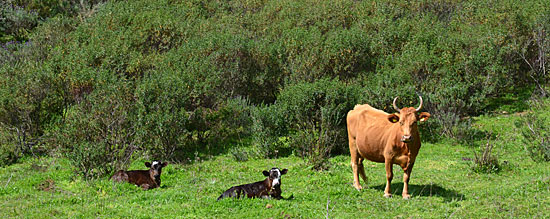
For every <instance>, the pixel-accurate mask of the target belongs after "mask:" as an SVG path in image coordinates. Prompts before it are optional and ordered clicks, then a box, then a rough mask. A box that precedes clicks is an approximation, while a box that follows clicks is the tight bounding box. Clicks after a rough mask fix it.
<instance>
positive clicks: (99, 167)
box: [55, 82, 139, 179]
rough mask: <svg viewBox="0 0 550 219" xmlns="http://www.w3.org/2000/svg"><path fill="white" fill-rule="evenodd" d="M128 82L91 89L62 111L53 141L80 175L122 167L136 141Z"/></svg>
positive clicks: (95, 173) (126, 162)
mask: <svg viewBox="0 0 550 219" xmlns="http://www.w3.org/2000/svg"><path fill="white" fill-rule="evenodd" d="M131 86H132V84H131V83H124V82H122V83H121V84H119V85H118V86H109V87H104V88H103V89H96V90H94V91H92V92H91V93H90V94H89V95H88V96H87V97H86V98H83V99H82V100H81V101H80V103H78V104H77V105H75V106H73V107H71V108H70V109H68V111H67V112H66V117H65V122H64V126H63V127H62V129H60V130H59V131H58V132H56V133H55V134H56V136H59V137H58V138H56V144H57V145H59V147H60V148H58V150H59V151H61V152H62V153H63V154H64V155H65V156H66V157H67V158H68V159H69V160H70V161H71V164H72V165H74V166H75V167H76V170H77V173H78V174H79V175H81V176H83V177H84V178H87V179H90V178H96V177H100V176H105V175H106V174H110V173H112V172H113V171H114V170H116V169H120V168H123V167H126V166H127V165H128V164H129V162H130V158H131V157H132V155H133V154H134V152H135V151H136V150H137V149H138V147H139V146H138V145H136V126H137V124H135V123H134V121H135V119H133V118H135V116H136V115H134V111H133V110H132V109H133V107H134V105H135V97H134V96H133V95H132V93H131V89H130V88H131Z"/></svg>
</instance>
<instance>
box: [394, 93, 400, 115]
mask: <svg viewBox="0 0 550 219" xmlns="http://www.w3.org/2000/svg"><path fill="white" fill-rule="evenodd" d="M398 97H399V96H397V97H395V99H393V109H395V111H397V112H401V109H399V108H397V106H396V105H395V101H397V98H398Z"/></svg>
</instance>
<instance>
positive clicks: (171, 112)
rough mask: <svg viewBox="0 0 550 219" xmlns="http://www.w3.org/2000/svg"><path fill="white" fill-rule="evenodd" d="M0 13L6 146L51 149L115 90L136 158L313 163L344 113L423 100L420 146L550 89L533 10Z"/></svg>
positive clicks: (5, 6) (316, 7) (169, 2)
mask: <svg viewBox="0 0 550 219" xmlns="http://www.w3.org/2000/svg"><path fill="white" fill-rule="evenodd" d="M1 6H2V7H1V11H2V12H1V13H3V15H6V16H2V20H0V24H1V25H0V27H1V28H3V30H2V31H0V34H2V35H1V36H0V37H2V39H1V40H2V41H3V42H6V41H11V40H20V41H21V40H24V41H26V43H20V42H19V43H18V42H11V43H9V44H7V43H4V44H2V45H3V48H1V49H0V85H2V86H1V88H0V122H1V123H2V127H4V128H2V129H0V131H1V132H2V133H0V134H2V135H4V133H5V135H4V136H12V137H6V138H5V142H6V143H5V145H17V144H15V143H9V142H8V141H12V140H9V139H25V141H26V142H27V143H25V144H20V145H27V146H29V145H43V144H47V147H46V148H55V146H56V145H49V144H51V142H56V141H55V140H56V138H59V137H57V136H56V134H55V133H59V132H62V133H63V132H65V131H67V130H65V128H66V127H69V126H68V125H67V123H74V122H75V120H74V119H75V118H93V117H94V116H93V115H86V114H89V113H92V112H93V111H94V110H91V109H90V110H84V109H85V108H86V107H84V106H85V105H86V104H87V105H90V104H92V105H94V104H95V103H93V102H89V101H99V102H100V103H106V101H103V100H99V99H98V97H96V96H94V95H97V94H100V93H106V94H110V93H116V92H114V91H115V90H123V91H124V92H123V93H124V95H125V97H132V98H131V99H132V101H128V102H132V103H131V104H130V103H128V104H129V105H125V106H124V109H125V110H128V114H129V115H131V116H130V117H128V118H127V120H128V121H127V122H124V123H121V127H120V129H122V130H133V131H129V132H135V134H134V135H133V139H131V140H129V141H131V142H133V144H134V145H138V146H136V147H137V149H136V150H137V151H139V152H143V154H145V155H150V156H154V157H158V158H164V159H170V160H173V161H183V160H186V159H188V158H190V157H192V156H193V155H194V154H195V152H198V153H199V154H200V156H207V155H209V154H217V153H221V152H224V151H225V150H227V149H228V148H226V147H225V145H226V142H231V141H240V139H250V138H251V139H253V142H254V144H255V147H254V148H257V151H256V152H257V154H256V155H258V156H260V157H277V156H284V155H288V154H291V153H292V152H296V153H298V154H300V155H301V156H304V157H306V159H312V160H317V161H319V162H317V161H314V162H312V163H323V162H324V161H322V160H324V159H317V158H315V159H313V157H326V156H328V155H327V154H331V153H333V154H334V153H339V152H341V151H345V148H346V147H345V143H346V142H345V141H346V138H345V122H344V121H345V120H344V119H345V115H346V113H347V111H348V110H349V109H351V108H353V106H354V105H355V104H363V103H367V104H370V105H372V106H374V107H376V108H379V109H381V110H385V111H387V112H390V111H392V110H391V109H392V107H391V101H392V99H393V98H394V97H396V96H399V97H400V98H399V102H398V105H399V106H401V107H405V106H414V105H416V104H417V103H418V97H417V96H418V95H421V96H422V97H423V98H424V110H425V111H428V112H430V113H431V114H432V117H431V119H430V120H429V121H428V122H427V123H426V124H424V125H423V126H422V136H423V139H427V140H428V139H429V140H430V141H432V142H435V141H438V140H440V139H442V138H447V137H452V138H455V139H459V141H464V140H460V139H463V138H468V136H470V135H471V133H473V132H475V131H472V130H470V127H469V126H470V122H469V121H468V119H464V118H465V117H471V116H476V115H481V114H485V113H488V112H492V111H493V110H494V109H498V108H499V107H496V106H495V103H496V102H498V101H496V100H499V99H516V98H517V97H519V96H523V95H524V94H523V93H522V94H516V93H515V91H517V90H528V91H529V92H530V91H532V90H533V88H535V91H537V93H538V94H539V95H544V91H545V90H544V89H540V88H541V87H542V88H544V87H545V86H547V83H548V81H549V80H548V74H547V73H546V71H544V69H547V67H548V64H547V63H550V62H548V58H549V57H550V55H549V50H548V48H550V47H549V46H548V42H550V41H548V40H547V35H546V33H547V32H548V23H550V22H546V21H548V14H549V13H548V11H549V10H550V9H549V7H548V4H544V2H542V1H538V0H531V1H524V2H522V3H521V4H519V3H518V1H514V0H510V1H503V2H500V3H499V4H497V5H494V4H491V3H488V2H479V1H386V0H379V1H374V2H365V1H321V2H320V1H312V0H300V1H290V0H283V1H249V0H237V1H215V0H211V1H195V0H192V1H179V0H161V1H153V0H135V1H103V0H90V1H73V0H52V1H36V0H13V1H12V0H10V1H9V2H5V3H2V4H1ZM38 20H41V22H38ZM36 25H38V26H37V27H36V28H35V26H36ZM8 29H9V30H8ZM117 92H118V91H117ZM90 95H92V96H94V97H89V96H90ZM102 101H103V102H102ZM98 105H102V104H98ZM88 108H90V107H88ZM517 108H518V109H520V108H521V107H517ZM107 109H108V107H106V106H105V108H104V111H109V110H107ZM98 110H99V109H98ZM99 111H101V110H99ZM69 114H70V115H72V118H73V120H71V121H69V120H66V119H65V117H66V116H68V115H69ZM16 129H17V130H23V131H20V132H13V131H11V130H16ZM15 133H19V134H15ZM21 133H23V134H21ZM69 133H72V134H71V135H74V134H75V133H76V132H74V130H73V131H69ZM88 134H89V135H91V136H90V137H94V136H93V135H96V134H93V133H92V132H90V133H88ZM474 134H475V133H474ZM94 138H98V136H95V137H94ZM52 139H53V140H52ZM69 139H70V140H71V141H72V142H71V143H70V144H74V145H80V146H82V147H84V148H86V147H88V146H89V145H90V144H91V143H90V142H93V141H90V140H88V139H84V138H75V137H71V138H69ZM296 144H299V145H300V146H299V147H297V146H296ZM66 145H69V143H66ZM27 146H25V147H21V148H28V147H27ZM31 148H32V147H31ZM315 148H317V149H315ZM312 150H313V151H312ZM6 151H13V150H6ZM27 151H32V150H27ZM25 153H28V152H23V154H25ZM93 153H95V152H93ZM98 153H99V152H98ZM15 154H18V153H15ZM308 154H309V155H308ZM249 155H250V153H249ZM256 155H253V156H252V157H254V156H256ZM10 156H11V155H7V156H6V157H10ZM19 156H20V155H17V157H19ZM237 156H240V155H237ZM247 156H248V155H247ZM307 157H309V158H307ZM117 159H118V158H117ZM314 166H317V165H314ZM320 166H323V165H320Z"/></svg>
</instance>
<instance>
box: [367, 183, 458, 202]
mask: <svg viewBox="0 0 550 219" xmlns="http://www.w3.org/2000/svg"><path fill="white" fill-rule="evenodd" d="M371 188H373V189H376V190H380V191H382V192H384V189H385V188H386V184H382V185H378V186H373V187H371ZM402 191H403V183H402V182H400V183H392V184H391V193H392V194H393V196H396V197H401V192H402ZM409 194H411V196H412V197H415V196H426V197H431V196H438V197H442V198H443V200H444V201H445V202H451V201H453V200H454V201H462V200H465V199H466V198H465V197H464V194H460V193H458V192H456V191H454V190H451V189H446V188H443V187H441V186H439V185H437V184H424V185H417V184H411V183H409Z"/></svg>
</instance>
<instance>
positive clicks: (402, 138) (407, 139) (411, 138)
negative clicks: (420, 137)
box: [401, 135, 413, 143]
mask: <svg viewBox="0 0 550 219" xmlns="http://www.w3.org/2000/svg"><path fill="white" fill-rule="evenodd" d="M412 140H413V137H412V136H411V135H403V137H401V141H402V142H405V143H409V142H411V141H412Z"/></svg>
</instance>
